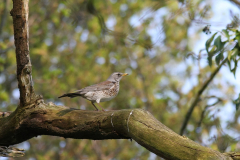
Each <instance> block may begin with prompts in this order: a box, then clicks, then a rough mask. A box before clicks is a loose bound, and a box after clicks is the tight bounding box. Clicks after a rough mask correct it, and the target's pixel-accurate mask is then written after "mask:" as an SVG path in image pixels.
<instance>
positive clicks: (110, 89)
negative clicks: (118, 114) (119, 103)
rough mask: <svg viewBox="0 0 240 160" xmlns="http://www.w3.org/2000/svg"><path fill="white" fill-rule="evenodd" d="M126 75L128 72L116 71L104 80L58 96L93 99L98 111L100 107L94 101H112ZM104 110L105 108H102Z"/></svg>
mask: <svg viewBox="0 0 240 160" xmlns="http://www.w3.org/2000/svg"><path fill="white" fill-rule="evenodd" d="M126 75H128V74H127V73H120V72H114V73H113V74H111V76H110V77H109V78H108V79H107V80H106V81H104V82H101V83H98V84H94V85H91V86H88V87H85V88H83V89H80V90H77V91H75V92H73V93H66V94H63V95H62V96H60V97H58V98H62V97H70V98H74V97H77V96H80V97H83V98H85V99H87V100H89V101H91V103H92V105H93V106H94V107H95V108H96V110H97V111H98V108H97V107H96V106H95V105H94V103H98V104H99V103H100V102H105V101H110V100H111V99H113V98H114V97H116V96H117V94H118V91H119V82H120V80H121V79H122V77H123V76H126ZM99 105H100V104H99ZM100 107H101V108H102V106H101V105H100ZM102 110H103V111H104V109H103V108H102Z"/></svg>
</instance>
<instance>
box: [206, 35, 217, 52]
mask: <svg viewBox="0 0 240 160" xmlns="http://www.w3.org/2000/svg"><path fill="white" fill-rule="evenodd" d="M216 34H217V32H216V33H214V34H213V35H212V37H211V38H209V39H208V40H207V42H206V44H205V46H206V50H207V52H208V49H209V47H210V45H211V43H212V41H213V39H214V37H215V35H216Z"/></svg>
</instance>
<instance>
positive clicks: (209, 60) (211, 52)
mask: <svg viewBox="0 0 240 160" xmlns="http://www.w3.org/2000/svg"><path fill="white" fill-rule="evenodd" d="M216 48H217V47H216V46H213V47H212V49H211V51H210V52H208V64H209V66H212V57H213V56H214V54H215V53H216V52H215V50H216Z"/></svg>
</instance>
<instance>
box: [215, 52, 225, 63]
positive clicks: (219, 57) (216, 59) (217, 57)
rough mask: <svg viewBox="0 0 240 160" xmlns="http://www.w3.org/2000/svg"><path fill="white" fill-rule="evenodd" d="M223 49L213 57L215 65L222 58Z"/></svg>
mask: <svg viewBox="0 0 240 160" xmlns="http://www.w3.org/2000/svg"><path fill="white" fill-rule="evenodd" d="M223 51H224V50H222V51H221V52H220V53H219V54H218V55H217V56H216V58H215V61H216V63H217V65H219V63H220V61H221V60H222V59H223V58H224V57H223Z"/></svg>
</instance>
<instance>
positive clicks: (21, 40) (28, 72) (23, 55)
mask: <svg viewBox="0 0 240 160" xmlns="http://www.w3.org/2000/svg"><path fill="white" fill-rule="evenodd" d="M10 13H11V16H12V17H13V28H14V40H15V46H16V59H17V79H18V88H19V90H20V105H19V106H20V107H23V106H25V105H27V104H30V103H31V101H35V100H36V99H39V98H40V97H37V96H36V95H35V94H34V89H33V81H32V65H31V61H30V56H29V44H28V41H29V31H28V0H13V9H12V10H11V12H10Z"/></svg>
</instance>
